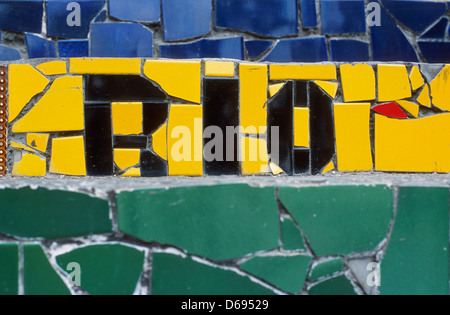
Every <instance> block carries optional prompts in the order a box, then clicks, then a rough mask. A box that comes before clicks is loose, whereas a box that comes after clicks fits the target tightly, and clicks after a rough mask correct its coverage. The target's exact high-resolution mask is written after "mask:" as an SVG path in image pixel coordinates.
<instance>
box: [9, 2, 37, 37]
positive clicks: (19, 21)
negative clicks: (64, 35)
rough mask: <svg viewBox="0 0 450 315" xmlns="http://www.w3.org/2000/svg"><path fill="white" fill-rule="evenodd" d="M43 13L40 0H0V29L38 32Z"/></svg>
mask: <svg viewBox="0 0 450 315" xmlns="http://www.w3.org/2000/svg"><path fill="white" fill-rule="evenodd" d="M43 14H44V1H42V0H9V1H8V0H6V1H5V0H0V28H1V29H5V30H10V31H16V32H31V33H40V32H41V29H42V16H43Z"/></svg>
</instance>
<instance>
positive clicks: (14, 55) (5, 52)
mask: <svg viewBox="0 0 450 315" xmlns="http://www.w3.org/2000/svg"><path fill="white" fill-rule="evenodd" d="M19 59H21V57H20V53H19V52H18V51H17V50H16V49H14V48H9V47H6V46H3V45H0V60H1V61H12V60H19Z"/></svg>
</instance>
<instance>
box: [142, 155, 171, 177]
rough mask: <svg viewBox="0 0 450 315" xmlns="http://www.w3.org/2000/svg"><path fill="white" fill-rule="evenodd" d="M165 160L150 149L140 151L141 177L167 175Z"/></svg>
mask: <svg viewBox="0 0 450 315" xmlns="http://www.w3.org/2000/svg"><path fill="white" fill-rule="evenodd" d="M167 175H168V168H167V162H166V161H164V160H163V159H162V158H161V157H159V156H157V155H156V154H154V153H153V152H151V151H142V152H141V177H159V176H167Z"/></svg>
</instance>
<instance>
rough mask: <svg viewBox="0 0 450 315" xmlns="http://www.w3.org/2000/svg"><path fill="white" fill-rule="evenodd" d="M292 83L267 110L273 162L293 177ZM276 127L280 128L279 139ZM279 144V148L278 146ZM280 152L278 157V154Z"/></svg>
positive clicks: (269, 146) (270, 102)
mask: <svg viewBox="0 0 450 315" xmlns="http://www.w3.org/2000/svg"><path fill="white" fill-rule="evenodd" d="M293 85H294V83H293V82H292V81H289V82H287V83H286V84H285V85H284V86H283V88H281V90H280V91H279V92H278V93H277V95H275V97H274V98H273V99H272V100H270V101H269V105H268V107H267V108H268V109H267V127H268V130H267V132H268V150H269V154H270V158H271V161H272V162H273V163H275V164H277V165H278V166H279V167H281V169H282V170H283V171H285V172H286V174H288V175H293V167H292V166H293V163H292V162H293V161H292V154H293V153H292V150H293V143H294V135H293V125H294V105H293ZM274 127H278V137H277V135H276V133H275V131H276V130H275V129H272V128H274ZM276 142H278V146H277V145H276ZM276 151H278V157H277V152H276Z"/></svg>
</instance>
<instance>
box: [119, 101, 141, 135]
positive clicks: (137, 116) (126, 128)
mask: <svg viewBox="0 0 450 315" xmlns="http://www.w3.org/2000/svg"><path fill="white" fill-rule="evenodd" d="M142 120H143V118H142V103H112V124H113V134H115V135H124V136H128V135H139V134H141V133H142Z"/></svg>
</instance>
